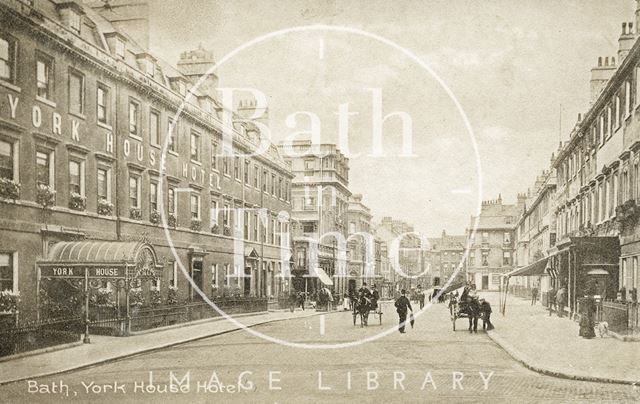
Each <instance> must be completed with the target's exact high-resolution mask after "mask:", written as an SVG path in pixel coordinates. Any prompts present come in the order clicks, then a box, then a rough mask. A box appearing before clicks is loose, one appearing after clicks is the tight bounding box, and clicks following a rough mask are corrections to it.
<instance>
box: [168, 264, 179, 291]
mask: <svg viewBox="0 0 640 404" xmlns="http://www.w3.org/2000/svg"><path fill="white" fill-rule="evenodd" d="M170 284H171V287H172V288H175V287H178V263H177V262H176V261H173V262H172V263H171V281H170Z"/></svg>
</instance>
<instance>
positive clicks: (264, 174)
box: [262, 170, 269, 192]
mask: <svg viewBox="0 0 640 404" xmlns="http://www.w3.org/2000/svg"><path fill="white" fill-rule="evenodd" d="M267 178H269V177H268V173H267V170H264V171H263V172H262V191H263V192H267Z"/></svg>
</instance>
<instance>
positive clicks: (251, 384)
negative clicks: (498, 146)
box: [0, 305, 640, 403]
mask: <svg viewBox="0 0 640 404" xmlns="http://www.w3.org/2000/svg"><path fill="white" fill-rule="evenodd" d="M385 311H386V314H385V316H384V318H383V326H382V327H381V326H380V325H374V324H373V321H371V323H372V325H370V326H369V327H367V328H360V327H354V326H353V325H352V322H351V316H350V314H349V313H339V314H330V315H327V316H325V319H324V330H322V328H323V327H322V326H321V321H322V320H321V319H320V317H313V318H310V319H298V320H290V321H283V322H277V323H272V324H266V325H261V326H259V327H257V328H256V329H257V330H259V331H261V332H263V333H265V334H268V335H270V336H273V337H277V338H282V339H288V340H293V341H298V342H306V343H329V342H331V343H337V342H348V341H354V340H358V339H361V338H363V337H367V336H371V335H374V334H376V333H378V332H380V331H381V330H382V329H384V327H387V328H388V327H391V326H392V325H393V323H394V322H395V321H396V317H395V315H394V313H393V312H392V310H391V307H386V308H385ZM459 321H460V323H459V324H458V330H459V331H456V332H453V331H452V329H451V322H450V320H449V316H448V312H447V309H446V308H445V307H444V306H442V305H440V306H435V307H433V308H432V309H430V310H429V311H427V312H425V314H424V315H422V316H420V317H419V318H418V319H417V322H416V328H415V329H413V330H411V329H409V330H408V333H407V334H404V335H402V334H399V333H397V332H395V333H393V334H391V335H389V336H387V337H385V338H383V339H379V340H376V341H374V342H369V343H366V344H363V345H358V346H356V347H352V348H344V349H334V350H309V349H301V348H291V347H286V346H282V345H278V344H274V343H271V342H268V341H265V340H262V339H259V338H257V337H255V336H253V335H250V334H248V333H247V332H244V331H237V332H232V333H228V334H224V335H220V336H217V337H212V338H208V339H204V340H200V341H196V342H192V343H188V344H184V345H180V346H176V347H173V348H170V349H165V350H162V351H156V352H153V353H148V354H143V355H139V356H135V357H130V358H127V359H123V360H120V361H117V362H111V363H107V364H104V365H100V366H96V367H93V368H89V369H84V370H80V371H76V372H72V373H68V374H63V375H58V376H52V377H48V378H44V379H39V380H35V381H31V382H30V383H29V382H19V383H13V384H10V385H6V386H0V401H1V402H8V403H19V402H42V403H54V402H60V401H63V399H66V400H64V401H69V400H71V401H72V402H92V403H107V402H116V400H117V402H118V403H126V402H166V401H171V402H189V403H191V402H224V403H232V402H247V403H263V402H266V403H306V402H309V403H343V402H360V403H362V402H368V403H378V402H380V403H382V402H385V403H391V402H436V401H438V402H443V401H451V402H491V403H495V402H512V403H516V402H518V403H520V402H527V403H535V402H554V403H555V402H588V401H592V402H638V401H639V400H640V389H634V387H633V386H626V385H615V384H599V383H587V382H578V381H571V380H563V379H557V378H553V377H548V376H542V375H539V374H537V373H534V372H531V371H529V370H527V369H525V368H524V367H523V366H521V365H520V364H518V363H517V362H515V361H514V360H512V358H511V357H509V356H508V355H507V354H506V353H505V352H504V351H502V349H500V347H498V346H497V345H495V344H494V343H493V342H492V341H491V340H490V339H489V338H488V337H487V336H486V335H485V334H483V333H482V332H480V333H478V334H469V333H468V332H467V331H466V324H464V321H465V320H459ZM495 323H496V326H497V327H500V321H499V318H496V321H495ZM321 331H324V332H321ZM149 338H153V334H150V335H149ZM69 352H70V354H71V352H72V351H69ZM0 367H2V371H11V369H10V367H8V366H7V364H6V363H5V364H2V365H1V366H0ZM150 372H153V385H154V387H155V388H156V389H159V390H162V389H164V388H167V386H168V384H169V381H170V373H171V372H173V374H174V375H175V376H176V377H177V378H178V379H182V378H183V377H184V376H185V375H186V374H187V372H189V384H188V386H189V388H188V392H185V393H174V394H172V393H161V392H157V391H156V392H149V391H150V390H145V388H146V387H148V386H149V375H150ZM243 372H251V373H244V374H243ZM269 372H272V373H271V389H270V380H269V379H270V376H269V374H270V373H269ZM278 372H279V373H278ZM492 372H493V373H492ZM212 375H215V376H216V377H217V379H218V380H219V382H220V384H221V385H224V386H226V388H225V390H228V388H229V387H230V388H232V389H233V388H237V386H238V385H239V384H238V378H240V379H241V380H242V382H241V383H240V385H241V386H242V387H247V389H246V390H244V389H242V390H243V391H241V392H230V391H225V392H220V391H218V392H213V391H205V390H203V389H202V388H200V389H199V388H198V384H200V386H202V385H204V384H208V382H209V381H210V379H211V378H212ZM214 379H215V378H214ZM456 380H459V381H457V382H456ZM183 381H185V382H186V379H184V380H183ZM60 382H61V383H63V384H64V385H66V386H68V390H69V397H68V398H67V397H66V396H64V395H60V394H58V393H46V392H42V393H29V388H30V386H31V389H32V390H35V389H36V386H38V387H39V388H40V389H41V390H42V391H45V387H48V388H49V389H50V390H52V389H53V388H54V387H59V383H60ZM92 382H93V383H94V384H93V385H91V387H89V391H90V392H89V393H87V390H86V388H85V385H90V383H92ZM83 383H84V385H83ZM136 383H137V384H138V388H137V389H136ZM143 383H144V387H145V388H141V386H142V385H143ZM114 384H115V387H116V391H115V392H112V391H109V390H110V389H111V387H108V386H114ZM186 385H187V384H186V383H185V384H183V386H186ZM485 385H486V386H487V388H486V389H485ZM98 386H99V387H98ZM212 386H213V384H212ZM277 388H279V390H278V389H277ZM63 389H64V387H63ZM185 389H186V388H185ZM123 390H124V393H123V392H122V391H123Z"/></svg>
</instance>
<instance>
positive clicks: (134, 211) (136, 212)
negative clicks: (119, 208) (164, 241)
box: [129, 208, 142, 220]
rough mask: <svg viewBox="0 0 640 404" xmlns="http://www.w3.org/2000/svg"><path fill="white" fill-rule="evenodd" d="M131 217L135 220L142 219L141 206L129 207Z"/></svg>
mask: <svg viewBox="0 0 640 404" xmlns="http://www.w3.org/2000/svg"><path fill="white" fill-rule="evenodd" d="M129 217H130V218H131V219H133V220H142V210H141V209H140V208H131V209H129Z"/></svg>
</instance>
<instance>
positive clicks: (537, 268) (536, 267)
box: [507, 257, 549, 277]
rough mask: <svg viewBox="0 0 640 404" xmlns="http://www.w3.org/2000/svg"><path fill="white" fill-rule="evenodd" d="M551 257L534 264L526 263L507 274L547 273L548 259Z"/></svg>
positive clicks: (529, 274)
mask: <svg viewBox="0 0 640 404" xmlns="http://www.w3.org/2000/svg"><path fill="white" fill-rule="evenodd" d="M548 259H549V258H548V257H545V258H542V259H540V260H538V261H536V262H534V263H533V264H529V265H526V266H524V267H520V268H517V269H514V270H513V271H511V272H509V273H508V274H507V276H508V277H512V276H539V275H544V274H545V269H546V267H547V260H548Z"/></svg>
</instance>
